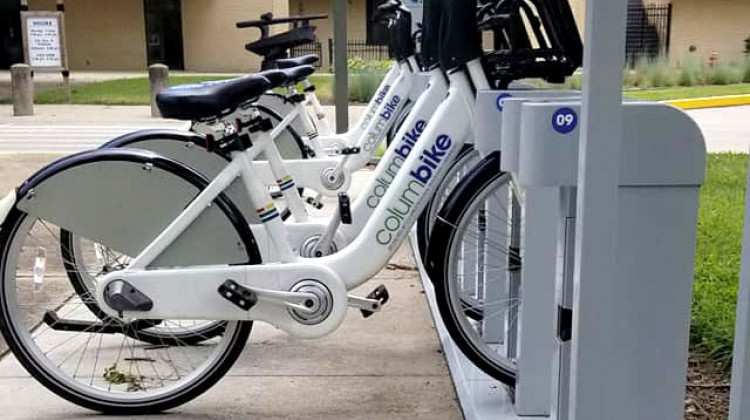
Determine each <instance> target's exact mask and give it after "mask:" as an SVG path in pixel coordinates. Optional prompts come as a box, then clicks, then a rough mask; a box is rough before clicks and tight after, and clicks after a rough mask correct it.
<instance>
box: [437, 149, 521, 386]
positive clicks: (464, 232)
mask: <svg viewBox="0 0 750 420" xmlns="http://www.w3.org/2000/svg"><path fill="white" fill-rule="evenodd" d="M512 184H513V181H512V178H511V176H510V174H509V173H503V172H500V170H499V154H493V155H490V156H488V157H487V158H485V159H484V160H483V161H482V162H481V163H480V164H479V165H478V166H477V167H476V168H475V169H474V170H473V171H471V173H469V174H468V175H467V176H466V178H464V179H463V180H462V181H461V183H460V184H459V185H458V186H457V187H456V188H455V190H454V191H453V193H452V194H451V195H450V197H449V198H448V199H447V200H446V204H445V206H444V207H443V209H442V210H441V212H440V214H439V215H438V217H437V221H436V223H435V227H434V229H433V232H432V236H431V237H430V243H429V247H428V254H427V263H426V265H427V266H429V267H430V269H429V273H430V277H431V279H432V281H433V284H434V287H435V298H436V303H437V307H438V309H439V311H440V315H441V318H442V319H443V322H444V323H445V326H446V329H447V330H448V332H449V334H450V336H451V338H452V339H453V341H454V342H455V343H456V345H457V346H458V348H460V349H461V351H462V352H463V353H464V354H465V355H466V356H467V358H468V359H470V360H471V361H472V362H473V363H475V364H476V365H477V366H478V367H479V368H480V369H481V370H483V371H484V372H485V373H487V374H488V375H490V376H492V377H493V378H495V379H497V380H499V381H501V382H503V383H505V384H506V385H509V386H513V385H515V378H516V361H517V336H518V322H517V321H518V314H519V310H520V307H521V305H522V297H521V294H520V286H521V279H520V262H521V253H520V250H519V246H518V244H519V242H520V241H519V239H520V236H519V232H520V223H521V211H520V205H519V202H518V200H517V197H516V196H515V194H514V191H515V189H514V188H513V185H512Z"/></svg>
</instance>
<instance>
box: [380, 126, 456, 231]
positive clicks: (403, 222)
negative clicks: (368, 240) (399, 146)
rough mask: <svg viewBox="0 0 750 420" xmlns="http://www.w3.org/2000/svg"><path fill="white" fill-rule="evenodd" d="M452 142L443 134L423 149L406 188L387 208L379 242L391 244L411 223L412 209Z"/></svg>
mask: <svg viewBox="0 0 750 420" xmlns="http://www.w3.org/2000/svg"><path fill="white" fill-rule="evenodd" d="M452 144H453V142H452V141H451V138H450V137H448V136H447V135H445V134H441V135H439V136H438V138H437V139H435V143H434V144H433V145H432V146H431V147H429V148H427V149H424V150H422V156H420V157H419V162H420V163H419V165H418V166H417V167H416V168H414V169H413V170H412V171H410V172H409V177H410V178H411V180H410V181H409V182H408V184H407V185H406V188H405V189H404V190H403V191H401V193H400V194H398V200H397V202H396V203H395V204H394V205H392V206H389V207H388V208H387V209H386V210H385V211H386V213H387V214H388V216H387V217H386V218H385V220H384V221H383V227H382V229H380V230H379V231H378V232H377V233H376V234H375V240H376V241H377V242H378V243H379V244H381V245H389V244H391V243H392V242H393V241H394V239H395V238H398V237H399V236H400V232H401V231H402V230H403V228H404V227H407V226H408V225H409V223H407V221H408V220H409V217H410V216H412V210H413V209H414V207H415V206H416V205H417V204H418V203H419V199H420V198H421V196H422V194H424V192H425V190H426V189H427V185H428V183H429V182H430V180H431V179H432V177H433V176H434V174H435V172H436V171H437V170H438V168H439V167H440V164H441V163H443V160H444V159H445V156H446V155H447V154H448V152H449V151H450V148H451V145H452Z"/></svg>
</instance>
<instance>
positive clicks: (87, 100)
mask: <svg viewBox="0 0 750 420" xmlns="http://www.w3.org/2000/svg"><path fill="white" fill-rule="evenodd" d="M351 77H352V78H355V77H358V75H352V76H351ZM221 78H222V77H217V76H173V77H172V78H171V79H170V84H171V85H178V84H184V83H196V82H201V81H206V80H218V79H221ZM310 79H311V81H312V82H313V83H314V84H315V85H316V87H317V94H318V98H319V99H320V100H321V102H322V103H324V104H331V103H333V75H331V74H316V75H313V76H312V77H311V78H310ZM350 82H351V80H350ZM369 84H370V85H373V83H372V82H370V83H369ZM350 85H351V87H352V89H353V90H352V92H351V93H352V94H354V95H359V96H357V99H360V100H361V98H360V97H362V96H363V94H362V93H355V91H359V90H361V86H354V85H361V83H354V84H352V83H350ZM375 86H377V84H374V86H373V87H372V88H373V89H374V87H375ZM740 94H750V84H736V85H724V86H693V87H674V88H658V89H643V90H627V91H625V95H626V96H628V97H631V98H636V99H643V100H650V101H663V100H670V99H687V98H700V97H706V96H722V95H740ZM36 103H37V104H63V103H71V104H96V105H147V104H148V103H149V94H148V79H147V78H136V79H119V80H110V81H105V82H96V83H90V84H86V85H79V86H75V87H74V88H73V91H72V95H71V98H70V101H68V100H66V98H65V96H64V94H63V91H62V90H61V89H50V90H45V91H41V92H39V93H38V94H37V98H36Z"/></svg>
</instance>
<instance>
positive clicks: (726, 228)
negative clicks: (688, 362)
mask: <svg viewBox="0 0 750 420" xmlns="http://www.w3.org/2000/svg"><path fill="white" fill-rule="evenodd" d="M747 159H748V157H747V155H745V154H712V155H709V157H708V172H707V176H706V181H705V183H704V185H703V189H702V190H701V205H700V212H699V219H698V244H697V254H696V260H695V285H694V295H693V309H692V331H691V342H692V344H693V345H694V346H696V347H697V348H699V349H700V350H701V351H704V352H706V353H707V354H709V355H710V356H712V357H713V358H714V359H716V360H718V361H721V362H722V363H725V367H726V368H727V369H728V368H729V364H730V361H731V354H732V346H733V343H732V341H733V337H734V318H735V304H736V300H737V285H738V277H739V269H740V250H741V246H742V219H743V214H744V205H745V183H746V181H747V178H746V175H747Z"/></svg>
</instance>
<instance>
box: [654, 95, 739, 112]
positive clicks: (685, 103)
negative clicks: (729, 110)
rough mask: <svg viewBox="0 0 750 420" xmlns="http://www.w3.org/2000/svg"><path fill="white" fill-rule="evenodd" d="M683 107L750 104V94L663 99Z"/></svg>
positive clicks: (717, 106)
mask: <svg viewBox="0 0 750 420" xmlns="http://www.w3.org/2000/svg"><path fill="white" fill-rule="evenodd" d="M663 103H665V104H670V105H674V106H676V107H677V108H681V109H700V108H720V107H727V106H739V105H750V95H731V96H712V97H710V98H690V99H677V100H673V101H663Z"/></svg>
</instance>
